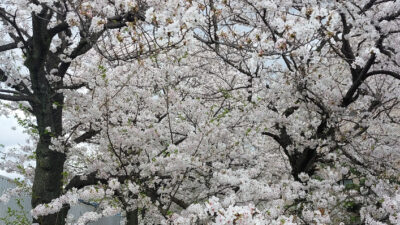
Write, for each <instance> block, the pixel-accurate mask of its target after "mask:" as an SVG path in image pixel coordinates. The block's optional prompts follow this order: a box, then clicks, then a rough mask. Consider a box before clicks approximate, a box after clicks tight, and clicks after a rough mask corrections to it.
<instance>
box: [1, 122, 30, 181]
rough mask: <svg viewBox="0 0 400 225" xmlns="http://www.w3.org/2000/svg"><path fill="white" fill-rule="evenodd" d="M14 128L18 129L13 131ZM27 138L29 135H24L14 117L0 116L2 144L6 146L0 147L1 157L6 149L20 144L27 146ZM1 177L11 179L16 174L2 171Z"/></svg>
mask: <svg viewBox="0 0 400 225" xmlns="http://www.w3.org/2000/svg"><path fill="white" fill-rule="evenodd" d="M13 127H15V128H16V129H15V130H13ZM27 138H28V135H26V134H24V133H22V129H21V127H20V126H19V125H18V123H17V120H16V119H15V118H14V117H12V116H10V117H9V118H7V117H5V116H0V144H2V145H4V148H3V147H0V157H1V156H2V153H3V151H4V149H7V148H11V147H13V146H16V145H18V144H25V143H26V142H25V140H26V139H27ZM0 160H1V159H0ZM0 175H3V176H7V177H11V178H15V177H16V176H15V174H9V173H7V172H5V171H2V170H0Z"/></svg>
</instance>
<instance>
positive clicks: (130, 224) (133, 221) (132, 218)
mask: <svg viewBox="0 0 400 225" xmlns="http://www.w3.org/2000/svg"><path fill="white" fill-rule="evenodd" d="M126 221H127V222H126V225H138V224H139V211H138V209H135V210H133V211H129V212H126Z"/></svg>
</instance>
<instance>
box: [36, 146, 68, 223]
mask: <svg viewBox="0 0 400 225" xmlns="http://www.w3.org/2000/svg"><path fill="white" fill-rule="evenodd" d="M49 144H50V139H48V138H41V140H40V141H39V143H38V145H37V148H36V169H35V179H34V183H33V187H32V207H36V206H37V205H39V204H45V203H49V202H51V200H52V199H55V198H57V197H59V196H60V195H61V192H62V179H63V175H62V172H63V167H64V162H65V159H66V157H65V155H64V154H62V153H59V152H54V151H51V150H50V149H49ZM67 213H68V208H67V207H66V208H63V209H62V210H61V211H60V212H58V213H56V214H50V215H47V216H43V217H39V218H38V219H37V220H34V222H36V223H39V224H40V225H64V224H65V218H66V216H67Z"/></svg>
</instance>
